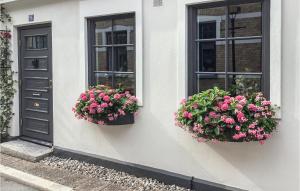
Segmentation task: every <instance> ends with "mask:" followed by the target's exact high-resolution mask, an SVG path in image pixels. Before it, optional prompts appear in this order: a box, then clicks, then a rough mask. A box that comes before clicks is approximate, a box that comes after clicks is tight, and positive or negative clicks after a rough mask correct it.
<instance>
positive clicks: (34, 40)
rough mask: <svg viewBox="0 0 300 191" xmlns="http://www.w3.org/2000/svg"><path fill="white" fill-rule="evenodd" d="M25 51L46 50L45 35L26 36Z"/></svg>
mask: <svg viewBox="0 0 300 191" xmlns="http://www.w3.org/2000/svg"><path fill="white" fill-rule="evenodd" d="M25 40H26V49H45V48H48V42H47V40H48V38H47V35H36V36H26V37H25Z"/></svg>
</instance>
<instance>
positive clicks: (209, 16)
mask: <svg viewBox="0 0 300 191" xmlns="http://www.w3.org/2000/svg"><path fill="white" fill-rule="evenodd" d="M225 19H226V16H225V7H216V8H207V9H198V13H197V38H198V39H211V38H224V37H225Z"/></svg>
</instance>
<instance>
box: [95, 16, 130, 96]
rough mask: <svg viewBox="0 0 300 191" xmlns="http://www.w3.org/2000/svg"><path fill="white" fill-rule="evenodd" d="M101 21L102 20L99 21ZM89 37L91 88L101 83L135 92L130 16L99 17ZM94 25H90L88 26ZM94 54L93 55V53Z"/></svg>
mask: <svg viewBox="0 0 300 191" xmlns="http://www.w3.org/2000/svg"><path fill="white" fill-rule="evenodd" d="M99 19H101V20H99ZM99 19H98V20H97V19H96V20H95V21H93V20H91V23H95V25H94V26H95V28H94V31H93V33H94V34H92V35H95V36H94V37H95V42H91V45H90V46H91V47H92V49H93V51H94V52H95V56H94V58H92V68H93V72H95V73H96V75H95V76H93V77H92V81H91V83H92V84H91V85H97V84H104V85H109V86H111V87H114V88H116V87H120V85H122V87H123V88H125V89H127V90H130V91H131V93H133V94H134V93H135V77H134V76H135V73H134V72H135V45H134V42H135V32H134V27H135V20H134V15H133V14H126V15H116V16H112V17H110V18H109V17H105V18H99ZM91 26H93V25H91ZM92 55H93V54H92Z"/></svg>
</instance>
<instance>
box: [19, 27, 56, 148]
mask: <svg viewBox="0 0 300 191" xmlns="http://www.w3.org/2000/svg"><path fill="white" fill-rule="evenodd" d="M19 37H20V70H19V71H20V82H21V83H20V84H21V86H20V93H21V96H20V99H21V100H20V101H21V108H20V109H21V113H20V114H21V116H20V117H21V122H20V123H21V137H23V138H27V139H28V138H29V139H32V140H37V141H44V142H50V143H52V140H53V121H52V110H53V109H52V58H51V26H49V25H40V26H34V27H24V28H21V29H20V30H19Z"/></svg>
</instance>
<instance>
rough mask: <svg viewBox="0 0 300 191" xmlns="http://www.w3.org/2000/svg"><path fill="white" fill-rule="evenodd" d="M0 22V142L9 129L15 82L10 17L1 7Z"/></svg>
mask: <svg viewBox="0 0 300 191" xmlns="http://www.w3.org/2000/svg"><path fill="white" fill-rule="evenodd" d="M0 22H1V30H0V133H1V135H0V137H1V138H0V142H2V141H3V140H4V139H5V138H7V136H8V128H9V127H10V121H11V119H12V116H13V112H12V108H11V107H12V104H13V97H14V94H15V89H14V83H15V81H14V80H13V75H14V72H13V71H12V69H11V64H12V60H11V49H10V40H11V33H10V31H9V30H8V25H9V24H10V22H11V17H10V16H9V15H8V13H7V12H6V11H5V8H4V7H3V6H2V5H1V12H0Z"/></svg>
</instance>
